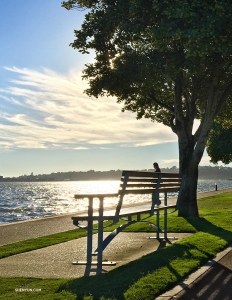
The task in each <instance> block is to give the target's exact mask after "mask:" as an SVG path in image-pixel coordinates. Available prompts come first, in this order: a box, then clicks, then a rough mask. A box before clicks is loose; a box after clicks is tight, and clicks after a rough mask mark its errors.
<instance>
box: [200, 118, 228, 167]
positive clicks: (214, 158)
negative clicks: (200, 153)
mask: <svg viewBox="0 0 232 300" xmlns="http://www.w3.org/2000/svg"><path fill="white" fill-rule="evenodd" d="M206 150H207V153H208V154H209V156H210V157H211V162H212V163H214V164H217V163H218V162H219V161H222V162H223V163H224V164H229V163H230V162H232V126H231V127H223V124H221V123H218V122H215V123H214V124H213V127H212V130H211V132H210V134H209V140H208V142H207V146H206Z"/></svg>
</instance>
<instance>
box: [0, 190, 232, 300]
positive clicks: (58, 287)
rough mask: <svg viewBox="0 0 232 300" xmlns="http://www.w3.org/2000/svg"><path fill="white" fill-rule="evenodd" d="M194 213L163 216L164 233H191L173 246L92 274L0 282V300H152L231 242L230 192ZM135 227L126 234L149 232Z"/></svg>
mask: <svg viewBox="0 0 232 300" xmlns="http://www.w3.org/2000/svg"><path fill="white" fill-rule="evenodd" d="M199 212H200V215H201V217H200V218H180V217H177V213H176V212H175V213H173V214H170V215H169V221H168V224H169V226H168V230H169V232H193V233H194V234H193V235H191V236H189V237H187V238H184V239H182V240H180V241H178V242H176V243H175V244H173V245H169V246H168V247H166V248H162V249H160V250H158V251H155V252H154V253H151V254H149V255H146V256H144V257H141V258H140V259H138V260H136V261H133V262H130V263H128V264H127V265H123V266H121V267H118V268H116V269H114V270H112V271H110V272H108V273H106V274H101V275H98V276H90V277H81V278H77V279H32V278H0V299H4V300H8V299H27V298H29V299H42V300H45V299H66V300H72V299H78V300H79V299H82V300H97V299H99V300H103V299H112V300H113V299H114V300H115V299H118V300H125V299H129V300H130V299H133V300H134V299H135V300H136V299H140V300H142V299H146V300H149V299H154V298H155V297H157V296H158V295H160V294H161V293H163V292H164V291H166V290H168V289H170V288H171V287H173V286H175V285H176V284H177V283H178V282H179V281H180V280H182V279H183V278H184V277H186V276H187V275H188V274H190V273H192V272H193V271H195V270H196V269H197V268H199V266H201V265H202V264H204V263H205V262H207V261H208V260H209V259H212V258H213V257H214V256H215V255H216V254H217V253H218V252H220V251H221V250H223V249H224V248H225V247H226V246H227V245H228V244H231V243H232V234H231V233H232V225H231V217H232V193H225V194H220V195H217V196H214V197H209V198H204V199H201V200H199ZM139 224H140V223H137V224H134V225H132V226H131V227H129V228H128V230H130V231H135V230H138V231H140V230H142V231H145V230H151V228H150V227H149V226H147V225H146V224H143V223H141V224H140V225H139ZM76 232H78V230H76ZM76 232H75V234H74V235H77V233H76ZM73 233H74V232H73ZM73 233H72V232H71V233H70V234H71V235H72V234H73ZM82 234H84V232H82ZM59 235H60V234H59ZM65 235H66V233H64V236H65ZM52 236H55V235H52ZM50 237H51V236H50ZM69 238H71V236H70V237H69ZM40 239H41V240H43V238H40ZM69 240H70V239H69ZM48 241H49V239H48ZM16 244H18V243H15V244H14V245H16ZM50 244H51V243H49V245H50ZM3 247H5V246H3ZM15 247H16V246H15ZM16 248H17V247H16ZM0 249H1V248H0ZM20 289H21V290H20ZM33 289H36V290H33Z"/></svg>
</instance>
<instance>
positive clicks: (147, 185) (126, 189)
mask: <svg viewBox="0 0 232 300" xmlns="http://www.w3.org/2000/svg"><path fill="white" fill-rule="evenodd" d="M180 184H181V175H180V174H178V173H155V172H139V171H123V172H122V177H121V184H120V189H119V194H124V195H125V194H149V193H151V194H153V193H155V191H158V192H159V193H166V192H178V191H179V189H180Z"/></svg>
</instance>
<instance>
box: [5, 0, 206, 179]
mask: <svg viewBox="0 0 232 300" xmlns="http://www.w3.org/2000/svg"><path fill="white" fill-rule="evenodd" d="M84 14H85V12H83V11H82V12H81V11H78V10H72V11H67V10H65V9H64V8H62V7H61V0H40V1H35V0H23V1H19V0H1V1H0V40H1V46H0V175H1V176H4V177H14V176H20V175H29V174H31V173H32V172H33V174H34V175H36V174H48V173H52V172H69V171H88V170H95V171H107V170H118V169H120V170H122V169H132V170H134V169H150V168H152V165H153V162H154V161H157V162H158V163H159V165H160V167H161V168H162V167H163V168H164V167H165V168H166V167H172V166H177V167H178V160H179V157H178V144H177V137H176V135H175V134H174V133H173V132H172V131H171V129H170V128H168V127H165V126H164V125H162V124H159V123H154V122H151V121H150V120H147V119H142V120H137V119H136V115H135V114H133V113H131V112H124V113H122V112H121V109H122V105H120V104H118V103H117V101H116V99H115V98H106V97H102V98H98V99H96V98H93V97H92V98H91V97H88V96H87V95H86V94H84V90H85V89H86V88H87V87H88V82H86V81H83V80H82V78H81V76H82V69H83V68H84V65H85V64H86V63H89V62H92V61H93V60H94V57H93V55H91V54H90V55H83V54H81V53H79V52H78V51H77V50H74V49H73V48H72V47H70V46H69V44H70V43H71V42H73V40H74V38H75V37H74V29H80V27H81V24H82V22H83V20H84ZM201 165H210V164H209V157H208V156H207V153H206V152H205V154H204V157H203V159H202V162H201Z"/></svg>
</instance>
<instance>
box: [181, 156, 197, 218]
mask: <svg viewBox="0 0 232 300" xmlns="http://www.w3.org/2000/svg"><path fill="white" fill-rule="evenodd" d="M181 173H182V183H181V188H180V192H179V196H178V216H180V217H190V216H195V217H198V216H199V214H198V206H197V181H198V163H197V162H194V163H191V164H190V165H188V166H186V168H185V169H184V170H183V171H182V172H181Z"/></svg>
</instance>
